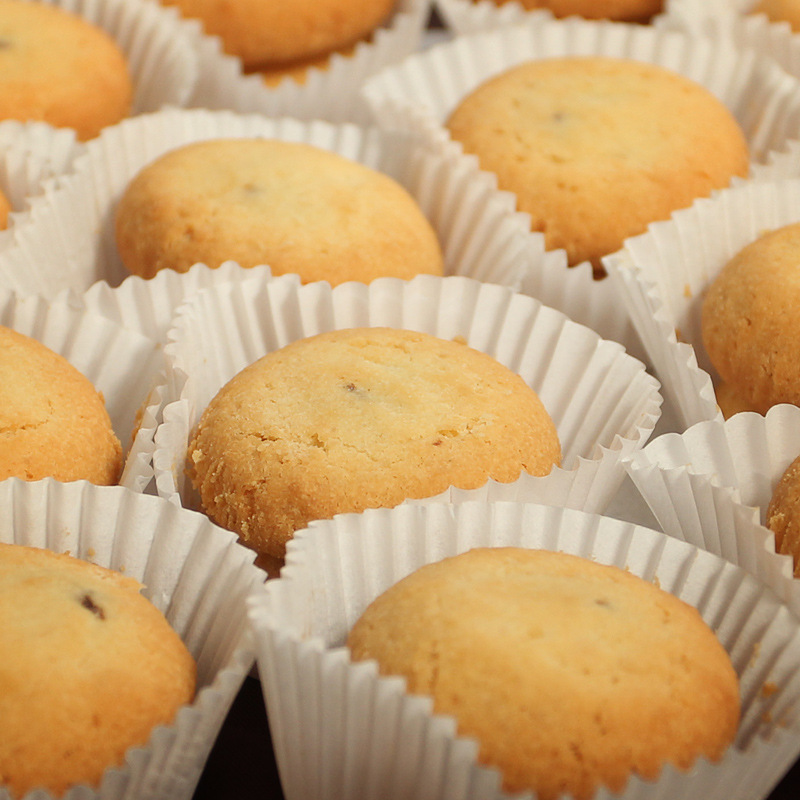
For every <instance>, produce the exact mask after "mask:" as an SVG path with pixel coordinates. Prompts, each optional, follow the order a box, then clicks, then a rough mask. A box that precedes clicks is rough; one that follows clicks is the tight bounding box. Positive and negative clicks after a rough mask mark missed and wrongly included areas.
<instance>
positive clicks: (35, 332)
mask: <svg viewBox="0 0 800 800" xmlns="http://www.w3.org/2000/svg"><path fill="white" fill-rule="evenodd" d="M0 324H2V325H5V326H6V327H9V328H13V329H14V330H16V331H18V332H19V333H22V334H25V335H26V336H30V337H32V338H33V339H37V340H38V341H40V342H41V343H42V344H44V345H46V346H47V347H49V348H50V349H51V350H53V351H54V352H56V353H58V354H59V355H61V356H63V357H64V358H66V360H67V361H69V362H70V363H71V364H72V365H73V366H74V367H75V368H76V369H77V370H78V371H79V372H81V373H82V374H83V375H84V376H85V377H86V378H87V379H88V380H89V381H90V382H91V383H92V384H93V385H94V387H95V388H96V389H98V390H99V391H100V392H102V394H103V399H104V400H105V405H106V408H107V410H108V413H109V416H110V418H111V424H112V426H113V428H114V432H115V433H116V435H117V437H118V438H119V440H120V442H121V443H122V448H123V453H124V454H125V468H124V470H123V475H122V477H121V479H120V481H121V483H123V484H124V485H127V486H130V488H143V487H144V485H145V484H146V483H147V482H149V480H150V477H148V478H147V479H146V480H145V481H144V482H142V480H140V479H139V478H137V477H135V476H137V475H140V474H144V473H146V472H147V471H148V470H149V471H150V472H151V473H152V467H147V468H143V467H142V466H141V464H138V461H139V459H140V458H141V456H140V455H139V452H140V446H139V444H138V443H137V442H136V441H133V442H132V441H131V440H132V436H133V434H134V432H135V428H136V423H137V414H138V412H139V409H140V408H141V406H142V404H143V403H144V402H145V400H146V398H147V395H148V393H149V392H150V391H151V389H152V387H154V386H156V385H157V384H158V383H159V374H160V372H161V370H162V368H163V360H162V350H161V347H160V345H159V344H158V343H157V342H155V341H154V340H152V339H150V338H147V337H145V336H143V335H141V334H139V333H137V332H136V331H133V330H130V329H128V328H125V327H122V326H120V325H119V324H117V323H115V322H113V321H111V320H109V319H107V318H105V317H103V316H101V315H99V314H97V313H93V312H91V311H89V310H88V309H87V308H86V307H85V306H83V305H82V304H80V302H79V301H78V300H77V299H72V300H70V299H69V298H63V299H62V300H61V301H52V302H51V301H47V300H46V299H44V298H42V297H39V296H36V295H29V296H20V295H17V294H14V293H13V292H8V291H4V290H0ZM146 460H147V461H148V462H149V457H146Z"/></svg>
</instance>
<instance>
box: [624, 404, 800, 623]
mask: <svg viewBox="0 0 800 800" xmlns="http://www.w3.org/2000/svg"><path fill="white" fill-rule="evenodd" d="M798 455H800V408H798V407H797V406H793V405H788V404H781V405H777V406H773V407H772V408H771V409H770V410H769V411H768V412H767V414H766V415H763V416H762V415H760V414H756V413H754V412H745V413H742V414H735V415H734V416H733V417H731V418H730V419H729V420H726V421H725V422H720V421H718V420H713V421H707V422H700V423H697V424H696V425H693V426H692V427H690V428H689V429H687V430H686V431H684V432H683V433H682V434H675V433H670V434H665V435H664V436H659V437H657V438H656V439H654V440H653V441H652V442H650V444H648V445H647V446H646V447H645V448H644V449H643V450H641V451H640V452H637V453H634V454H633V455H632V456H631V458H630V460H629V461H628V463H627V470H628V473H629V474H630V476H631V479H632V480H633V482H634V484H635V485H636V487H637V489H638V490H639V492H640V493H641V495H642V497H643V498H644V499H645V501H646V502H647V504H648V506H649V507H650V509H651V510H652V511H653V514H654V516H655V517H656V519H657V520H658V522H659V524H660V526H661V527H662V529H663V530H664V531H665V532H666V533H668V534H670V535H671V536H676V537H678V538H681V539H684V540H685V541H689V542H691V543H693V544H696V545H698V546H699V547H703V548H705V549H706V550H709V551H711V552H714V553H717V554H718V555H721V556H723V557H724V558H727V559H728V560H729V561H732V562H734V563H736V564H738V565H739V566H741V567H743V568H745V569H747V570H748V571H749V572H752V573H753V574H756V575H758V576H759V577H760V578H761V579H762V580H765V581H766V582H768V583H770V584H771V585H772V578H771V576H772V575H773V574H775V573H780V574H782V575H786V576H788V577H789V578H791V576H792V571H793V565H792V559H791V558H790V557H788V556H779V555H775V537H774V536H773V534H772V532H771V531H769V530H768V529H767V528H765V527H764V523H765V520H766V511H767V506H768V505H769V501H770V499H771V497H772V493H773V491H774V489H775V485H776V484H777V483H778V481H779V480H780V478H781V476H782V475H783V473H784V471H785V470H786V468H787V467H788V466H789V464H791V463H792V461H794V459H795V458H797V456H798ZM793 583H794V584H795V587H794V590H793V592H792V593H791V596H790V597H787V598H784V599H786V601H787V602H789V603H790V604H791V606H792V608H793V609H795V611H796V613H800V581H794V582H793Z"/></svg>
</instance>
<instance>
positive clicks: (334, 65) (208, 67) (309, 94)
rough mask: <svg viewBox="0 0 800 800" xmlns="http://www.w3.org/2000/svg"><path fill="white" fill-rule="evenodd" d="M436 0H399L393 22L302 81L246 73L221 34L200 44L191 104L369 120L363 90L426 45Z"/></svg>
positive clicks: (308, 117) (269, 113) (279, 114)
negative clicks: (273, 79)
mask: <svg viewBox="0 0 800 800" xmlns="http://www.w3.org/2000/svg"><path fill="white" fill-rule="evenodd" d="M430 11H431V0H398V2H397V5H396V9H395V11H394V13H393V14H392V16H391V17H390V19H389V20H388V22H387V23H386V24H385V25H384V26H382V27H381V28H379V29H378V30H376V31H375V33H374V34H373V36H372V37H371V38H370V40H369V41H367V42H362V43H360V44H358V45H357V46H356V48H355V50H354V52H353V53H352V55H348V56H343V55H339V54H334V55H333V56H332V57H331V59H330V62H329V64H328V66H327V67H326V68H319V67H312V68H310V69H309V70H308V72H307V75H306V80H305V82H304V83H302V84H300V83H297V82H295V81H293V80H291V79H287V80H284V81H283V82H281V83H280V84H279V85H278V86H268V85H267V84H266V83H265V82H264V80H263V78H262V76H260V75H258V74H254V75H245V74H244V73H243V71H242V64H241V61H240V60H239V59H238V58H234V57H233V56H228V55H225V54H224V53H223V51H222V45H221V42H220V40H219V39H218V38H217V37H212V36H206V37H203V39H202V40H201V41H199V42H198V44H199V47H198V54H199V61H200V78H199V80H198V83H197V86H196V89H195V91H194V94H193V95H192V98H191V101H190V102H189V103H188V105H190V106H192V107H202V108H211V109H224V108H228V109H234V110H236V111H239V112H258V113H262V114H266V115H267V116H270V117H283V116H289V117H294V118H297V119H306V120H311V119H325V120H329V121H331V122H356V123H364V122H367V121H368V119H369V115H368V112H367V109H366V108H365V106H364V105H363V103H362V101H361V98H360V95H359V91H360V88H361V86H362V84H363V83H364V81H365V80H367V79H368V78H369V77H370V76H372V75H374V74H375V73H377V72H379V71H380V70H381V69H383V68H385V67H387V66H389V65H390V64H393V63H395V62H397V61H400V60H401V59H402V58H404V57H405V56H407V55H409V54H410V53H413V52H414V51H415V50H417V48H418V47H419V46H420V43H421V41H422V36H423V33H424V31H425V26H426V24H427V22H428V17H429V15H430Z"/></svg>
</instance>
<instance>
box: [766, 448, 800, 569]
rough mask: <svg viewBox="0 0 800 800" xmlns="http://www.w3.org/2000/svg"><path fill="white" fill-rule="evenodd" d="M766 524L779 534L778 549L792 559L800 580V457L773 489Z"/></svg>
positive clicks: (776, 536) (776, 547)
mask: <svg viewBox="0 0 800 800" xmlns="http://www.w3.org/2000/svg"><path fill="white" fill-rule="evenodd" d="M766 524H767V527H768V528H769V529H770V530H771V531H772V532H773V533H774V534H775V549H776V550H777V552H779V553H783V554H784V555H788V556H791V557H792V560H793V562H794V576H795V578H800V456H799V457H798V458H796V459H795V460H794V461H793V462H792V463H791V464H790V465H789V466H788V467H787V468H786V471H785V472H784V473H783V475H782V476H781V479H780V480H779V481H778V483H777V484H776V485H775V488H774V489H773V490H772V497H771V498H770V501H769V505H768V506H767V516H766Z"/></svg>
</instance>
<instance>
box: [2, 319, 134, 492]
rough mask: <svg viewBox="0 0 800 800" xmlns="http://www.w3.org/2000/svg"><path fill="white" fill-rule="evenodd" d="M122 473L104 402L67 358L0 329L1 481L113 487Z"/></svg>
mask: <svg viewBox="0 0 800 800" xmlns="http://www.w3.org/2000/svg"><path fill="white" fill-rule="evenodd" d="M121 469H122V446H121V445H120V442H119V440H118V439H117V437H116V435H115V434H114V430H113V428H112V426H111V420H110V419H109V416H108V412H107V411H106V407H105V405H104V403H103V397H102V395H101V394H100V393H99V392H98V391H97V390H96V389H95V387H94V386H92V384H91V382H90V381H89V380H88V379H87V378H86V377H84V376H83V375H82V374H81V373H80V372H79V371H78V370H77V369H75V367H73V366H72V365H71V364H70V363H69V362H68V361H67V360H66V359H65V358H63V357H62V356H60V355H58V354H57V353H55V352H53V351H52V350H50V349H49V348H48V347H45V346H44V345H43V344H41V342H38V341H36V340H35V339H31V338H30V337H28V336H25V335H23V334H21V333H18V332H16V331H14V330H12V329H10V328H6V327H3V326H0V480H2V479H5V478H11V477H17V478H23V479H25V480H39V479H40V478H46V477H53V478H57V479H58V480H60V481H75V480H87V481H91V482H92V483H97V484H114V483H116V482H117V479H118V478H119V474H120V470H121Z"/></svg>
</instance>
